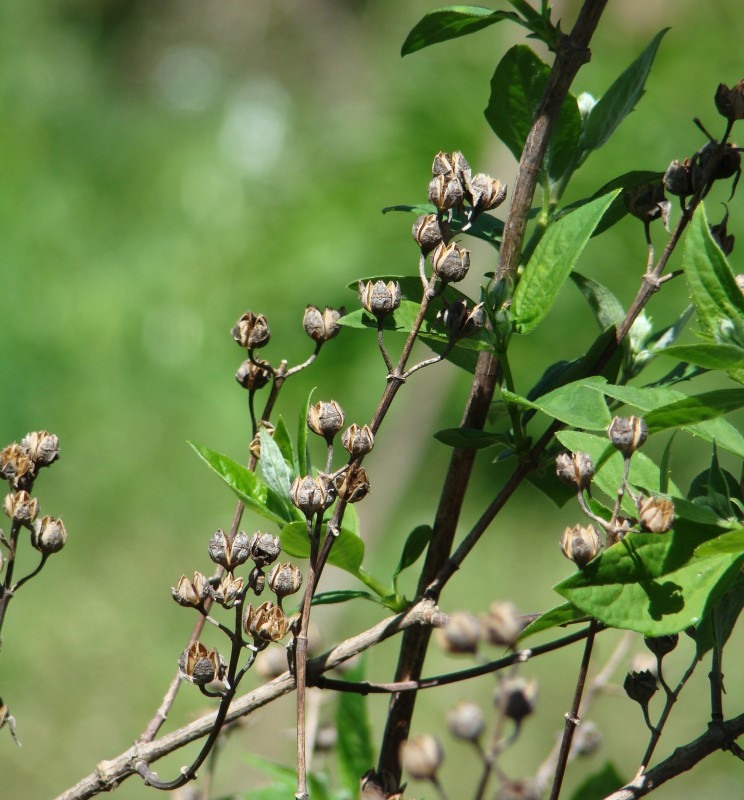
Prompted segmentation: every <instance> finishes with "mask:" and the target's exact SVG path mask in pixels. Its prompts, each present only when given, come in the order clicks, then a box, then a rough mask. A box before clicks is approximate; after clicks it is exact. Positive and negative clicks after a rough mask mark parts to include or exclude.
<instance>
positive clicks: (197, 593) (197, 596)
mask: <svg viewBox="0 0 744 800" xmlns="http://www.w3.org/2000/svg"><path fill="white" fill-rule="evenodd" d="M171 594H172V595H173V599H174V600H175V601H176V602H177V603H178V605H180V606H186V607H187V608H198V607H199V606H200V605H201V604H202V603H203V602H204V601H205V600H206V599H207V597H209V594H210V591H209V581H208V580H207V578H206V576H205V575H203V574H202V573H201V572H195V573H194V580H193V581H190V580H189V579H188V578H187V577H186V576H185V575H181V577H180V578H179V579H178V583H177V584H176V585H175V586H171Z"/></svg>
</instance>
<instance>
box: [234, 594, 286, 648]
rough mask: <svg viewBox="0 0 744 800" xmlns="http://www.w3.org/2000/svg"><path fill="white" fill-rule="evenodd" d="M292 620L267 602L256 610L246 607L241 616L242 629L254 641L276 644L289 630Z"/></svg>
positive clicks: (249, 606)
mask: <svg viewBox="0 0 744 800" xmlns="http://www.w3.org/2000/svg"><path fill="white" fill-rule="evenodd" d="M291 624H292V620H291V619H290V618H289V617H287V616H286V614H285V613H284V612H283V611H282V610H281V608H280V607H279V606H277V605H275V604H274V603H272V602H271V601H269V600H267V601H266V602H265V603H261V605H260V606H258V608H253V606H251V605H248V607H247V608H246V611H245V615H244V616H243V629H244V630H245V632H246V633H247V634H249V635H250V636H252V637H253V638H254V639H261V640H262V641H264V642H278V641H279V639H283V638H284V637H285V636H286V635H287V634H288V633H289V630H290V627H291Z"/></svg>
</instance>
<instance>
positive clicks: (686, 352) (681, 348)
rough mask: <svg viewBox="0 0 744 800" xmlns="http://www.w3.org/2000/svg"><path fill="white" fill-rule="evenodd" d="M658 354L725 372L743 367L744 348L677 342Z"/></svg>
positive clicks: (733, 345) (729, 345)
mask: <svg viewBox="0 0 744 800" xmlns="http://www.w3.org/2000/svg"><path fill="white" fill-rule="evenodd" d="M658 354H659V355H660V356H671V357H672V358H676V359H678V360H679V361H686V362H687V363H688V364H695V365H696V366H698V367H705V368H706V369H721V370H724V371H725V372H728V371H729V370H734V369H744V348H742V347H739V346H738V345H735V344H677V345H674V346H673V347H665V348H664V349H663V350H659V351H658Z"/></svg>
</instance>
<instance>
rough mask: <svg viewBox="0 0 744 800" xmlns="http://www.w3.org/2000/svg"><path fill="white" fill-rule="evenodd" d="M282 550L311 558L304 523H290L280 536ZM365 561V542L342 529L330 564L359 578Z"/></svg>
mask: <svg viewBox="0 0 744 800" xmlns="http://www.w3.org/2000/svg"><path fill="white" fill-rule="evenodd" d="M279 539H280V541H281V543H282V550H284V552H285V553H286V554H287V555H289V556H293V557H294V558H309V557H310V539H309V537H308V535H307V525H306V524H305V523H304V522H290V523H289V525H285V526H284V528H283V529H282V532H281V533H280V534H279ZM363 559H364V542H363V541H362V540H361V539H360V538H359V537H358V536H355V535H354V534H353V533H352V532H351V531H350V530H348V528H342V529H341V532H340V533H339V535H338V538H337V539H336V541H335V542H334V543H333V547H332V548H331V552H330V555H329V556H328V563H329V564H333V566H334V567H338V568H339V569H342V570H344V571H346V572H350V573H351V574H352V575H356V576H357V577H358V574H359V568H360V567H361V565H362V560H363Z"/></svg>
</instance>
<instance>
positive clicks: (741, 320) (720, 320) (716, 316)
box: [682, 204, 744, 346]
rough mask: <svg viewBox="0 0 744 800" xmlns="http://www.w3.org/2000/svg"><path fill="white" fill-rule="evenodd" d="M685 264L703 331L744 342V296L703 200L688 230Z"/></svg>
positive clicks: (736, 341) (712, 335)
mask: <svg viewBox="0 0 744 800" xmlns="http://www.w3.org/2000/svg"><path fill="white" fill-rule="evenodd" d="M682 264H683V267H684V271H685V277H686V278H687V283H688V285H689V287H690V293H691V295H692V302H693V303H694V305H695V310H696V311H697V315H698V323H699V324H700V328H701V329H702V330H703V332H704V333H706V334H708V335H709V336H711V337H713V338H714V339H715V340H716V341H719V342H724V343H734V344H737V345H741V346H744V297H743V296H742V293H741V290H740V289H739V287H738V286H737V285H736V280H735V279H734V274H733V272H732V271H731V267H729V265H728V262H727V261H726V256H725V255H724V254H723V252H722V251H721V249H720V247H719V246H718V245H717V244H716V242H715V240H714V239H713V237H712V236H711V234H710V228H709V227H708V220H707V218H706V216H705V209H704V208H703V205H702V204H700V206H698V208H697V210H696V211H695V214H694V215H693V218H692V222H691V223H690V226H689V229H688V231H687V237H686V239H685V248H684V253H683V256H682Z"/></svg>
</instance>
